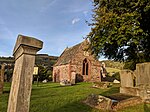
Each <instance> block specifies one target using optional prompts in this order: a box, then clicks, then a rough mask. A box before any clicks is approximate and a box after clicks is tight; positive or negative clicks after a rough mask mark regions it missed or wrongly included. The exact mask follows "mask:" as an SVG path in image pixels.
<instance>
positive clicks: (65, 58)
mask: <svg viewBox="0 0 150 112" xmlns="http://www.w3.org/2000/svg"><path fill="white" fill-rule="evenodd" d="M84 42H85V41H83V42H82V43H79V44H77V45H75V46H73V47H70V48H66V49H65V50H64V52H63V53H62V54H61V55H60V57H59V58H58V60H57V62H56V64H55V65H54V66H59V65H65V64H68V63H69V62H70V61H71V60H72V58H73V57H74V56H75V54H76V53H77V52H78V50H80V46H81V45H82V44H83V43H84Z"/></svg>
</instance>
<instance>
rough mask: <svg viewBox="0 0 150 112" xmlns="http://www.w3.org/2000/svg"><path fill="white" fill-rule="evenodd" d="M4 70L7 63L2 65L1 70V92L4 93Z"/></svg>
mask: <svg viewBox="0 0 150 112" xmlns="http://www.w3.org/2000/svg"><path fill="white" fill-rule="evenodd" d="M4 72H5V65H4V64H2V65H1V70H0V94H2V93H3V87H4Z"/></svg>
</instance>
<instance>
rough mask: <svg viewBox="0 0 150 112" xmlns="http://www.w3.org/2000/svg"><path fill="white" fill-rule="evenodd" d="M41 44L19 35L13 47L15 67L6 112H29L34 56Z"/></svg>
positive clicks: (33, 39) (38, 41)
mask: <svg viewBox="0 0 150 112" xmlns="http://www.w3.org/2000/svg"><path fill="white" fill-rule="evenodd" d="M42 46H43V42H42V41H40V40H37V39H35V38H32V37H27V36H23V35H19V36H18V38H17V41H16V45H15V47H14V51H13V55H14V57H15V67H14V72H13V78H12V84H11V91H10V95H9V102H8V108H7V112H29V106H30V95H31V88H32V78H33V70H34V63H35V54H36V52H37V51H39V50H40V49H42Z"/></svg>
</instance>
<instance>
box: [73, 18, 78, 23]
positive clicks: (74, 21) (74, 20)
mask: <svg viewBox="0 0 150 112" xmlns="http://www.w3.org/2000/svg"><path fill="white" fill-rule="evenodd" d="M79 21H80V18H74V19H73V20H72V24H75V23H77V22H79Z"/></svg>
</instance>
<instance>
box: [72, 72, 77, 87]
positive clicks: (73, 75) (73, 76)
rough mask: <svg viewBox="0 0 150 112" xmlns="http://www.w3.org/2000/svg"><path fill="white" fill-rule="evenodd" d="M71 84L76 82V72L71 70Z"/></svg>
mask: <svg viewBox="0 0 150 112" xmlns="http://www.w3.org/2000/svg"><path fill="white" fill-rule="evenodd" d="M71 84H76V72H74V71H73V72H71Z"/></svg>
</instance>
